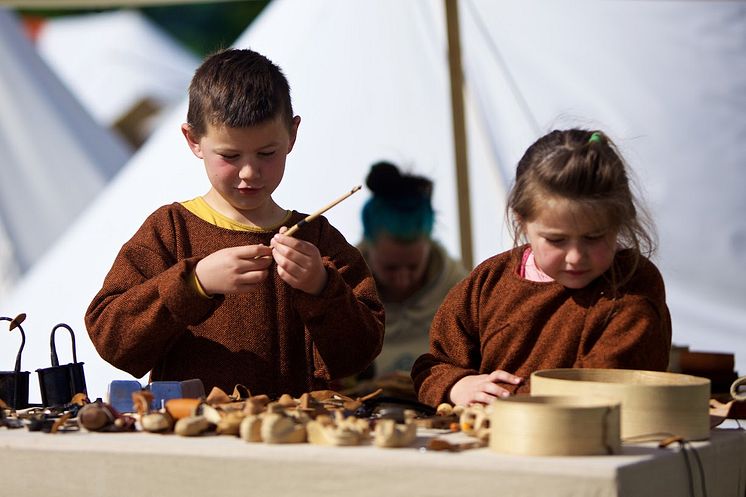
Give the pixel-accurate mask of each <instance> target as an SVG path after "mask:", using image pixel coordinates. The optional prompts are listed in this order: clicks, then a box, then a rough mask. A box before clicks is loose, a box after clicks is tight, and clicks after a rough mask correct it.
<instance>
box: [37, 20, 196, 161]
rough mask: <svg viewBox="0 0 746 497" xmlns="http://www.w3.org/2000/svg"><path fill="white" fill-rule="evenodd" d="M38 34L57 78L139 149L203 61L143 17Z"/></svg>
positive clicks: (41, 27)
mask: <svg viewBox="0 0 746 497" xmlns="http://www.w3.org/2000/svg"><path fill="white" fill-rule="evenodd" d="M34 32H35V35H36V46H37V49H38V51H39V53H40V55H41V56H42V58H43V59H44V61H45V62H46V63H47V64H48V65H49V66H50V67H51V68H52V70H53V71H54V72H55V74H57V75H58V76H59V77H60V79H62V81H63V82H64V83H65V85H66V86H67V87H68V88H70V89H71V90H72V91H73V93H74V94H75V95H76V96H77V97H78V99H79V100H80V102H81V103H82V104H83V105H84V106H85V108H86V109H87V110H88V112H89V113H90V114H91V115H92V116H93V117H94V119H96V121H97V122H98V123H99V124H101V125H102V126H105V127H107V128H112V129H115V130H116V131H117V132H119V134H120V135H121V136H122V137H124V138H125V139H126V140H127V141H128V142H129V143H130V144H131V145H132V147H133V148H137V147H139V146H140V145H141V144H142V142H143V141H145V139H146V138H147V137H148V136H149V135H150V133H151V132H152V131H153V129H154V128H155V125H156V124H157V123H158V120H159V116H160V114H161V112H163V111H164V110H165V109H167V108H168V107H170V106H171V105H173V104H175V103H177V102H180V101H181V100H182V99H183V98H184V96H185V95H186V88H187V87H188V86H189V81H190V79H191V78H192V74H193V73H194V70H195V69H196V68H197V66H198V65H199V61H200V58H199V57H198V56H197V55H195V54H193V53H192V52H190V51H189V50H187V49H186V48H185V47H184V46H183V45H182V44H180V43H178V42H177V41H176V40H175V39H174V38H173V37H171V36H170V35H169V34H167V33H166V32H165V31H164V30H163V29H161V28H160V27H159V26H158V25H157V24H155V22H153V21H152V20H150V19H149V18H147V17H146V16H145V15H143V14H142V13H141V12H140V11H137V10H113V11H106V12H100V13H93V14H82V15H71V16H62V17H54V18H51V19H49V20H46V21H44V22H42V23H38V24H37V26H36V28H35V30H34ZM93 40H95V42H92V41H93ZM71 54H75V55H74V56H71Z"/></svg>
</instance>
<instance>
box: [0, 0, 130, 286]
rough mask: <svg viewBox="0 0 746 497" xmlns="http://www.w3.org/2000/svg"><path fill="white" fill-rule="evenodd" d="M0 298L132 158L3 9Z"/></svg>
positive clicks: (0, 47) (0, 27)
mask: <svg viewBox="0 0 746 497" xmlns="http://www.w3.org/2000/svg"><path fill="white" fill-rule="evenodd" d="M0 67H2V71H1V72H0V109H2V112H0V236H1V238H0V298H2V297H3V296H4V295H5V294H6V293H7V292H8V291H9V290H10V288H12V286H13V283H14V281H15V280H16V279H17V278H18V277H20V276H21V275H22V274H23V273H24V272H25V271H26V270H27V269H28V268H30V267H31V265H32V264H33V263H34V262H35V261H36V260H37V259H38V258H39V257H40V256H41V255H42V254H43V253H44V252H45V251H46V250H47V248H48V247H50V246H51V245H52V242H54V241H55V240H56V239H57V237H58V236H59V235H60V234H61V233H62V232H63V231H64V230H65V228H66V227H67V226H68V225H69V224H70V223H71V222H72V221H73V220H74V219H75V217H76V216H77V215H78V213H80V212H81V211H82V210H83V208H84V207H86V206H87V205H88V202H89V201H90V200H91V199H92V198H93V197H94V196H95V195H96V194H98V193H99V191H100V190H101V189H102V187H103V185H104V184H105V183H106V181H107V180H108V179H109V178H111V177H112V176H113V175H114V173H115V172H116V171H117V170H118V169H119V168H120V167H121V166H122V165H123V164H124V163H125V162H126V161H127V160H128V159H129V157H130V151H129V149H128V148H127V147H126V146H125V145H124V143H123V142H121V141H120V140H118V139H117V138H116V137H115V136H113V135H112V133H111V132H109V131H108V130H106V129H104V128H102V127H101V126H100V125H98V124H97V123H96V122H95V121H94V120H93V119H92V118H91V117H90V116H89V115H88V114H87V113H86V111H85V110H84V109H83V107H81V105H80V104H79V103H78V101H77V100H76V99H75V97H73V96H72V95H71V94H70V92H69V91H68V90H67V89H66V88H65V87H64V86H63V85H62V83H60V81H59V80H58V79H57V78H56V77H55V75H54V74H53V73H52V71H50V70H49V68H48V67H47V66H46V65H45V64H44V63H43V62H42V61H41V59H40V58H39V56H38V54H37V53H36V50H35V49H34V47H33V45H32V44H31V43H30V41H29V40H28V39H27V37H26V35H25V33H24V32H23V30H22V29H21V27H20V24H19V21H18V19H17V18H16V16H15V15H14V14H13V13H11V12H10V11H8V10H6V9H1V8H0Z"/></svg>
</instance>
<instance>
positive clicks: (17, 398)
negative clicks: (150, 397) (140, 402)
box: [0, 314, 30, 409]
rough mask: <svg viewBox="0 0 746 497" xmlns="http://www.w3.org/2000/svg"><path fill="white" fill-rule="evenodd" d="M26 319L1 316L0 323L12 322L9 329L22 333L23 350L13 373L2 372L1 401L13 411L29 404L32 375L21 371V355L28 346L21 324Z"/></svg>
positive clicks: (19, 316) (0, 380) (21, 316)
mask: <svg viewBox="0 0 746 497" xmlns="http://www.w3.org/2000/svg"><path fill="white" fill-rule="evenodd" d="M24 319H26V315H25V314H19V315H18V316H16V317H15V318H9V317H5V316H0V321H10V325H9V327H8V329H9V330H10V331H13V329H15V328H18V330H19V331H20V332H21V348H19V349H18V355H16V366H15V369H14V370H13V371H0V399H2V400H3V401H4V402H5V403H6V404H8V405H9V406H10V407H12V408H13V409H25V408H26V407H28V406H29V404H28V381H29V375H30V373H29V372H28V371H21V353H22V352H23V347H24V346H25V345H26V333H24V331H23V327H21V323H22V322H23V320H24Z"/></svg>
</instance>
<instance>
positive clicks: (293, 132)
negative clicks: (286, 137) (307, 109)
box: [288, 116, 300, 153]
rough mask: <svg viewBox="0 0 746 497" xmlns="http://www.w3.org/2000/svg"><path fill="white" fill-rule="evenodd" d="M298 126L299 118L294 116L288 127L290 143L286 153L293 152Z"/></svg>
mask: <svg viewBox="0 0 746 497" xmlns="http://www.w3.org/2000/svg"><path fill="white" fill-rule="evenodd" d="M298 126H300V116H295V117H294V118H293V123H292V124H291V125H290V142H289V144H288V153H290V152H291V151H292V150H293V146H294V145H295V139H296V138H297V137H298Z"/></svg>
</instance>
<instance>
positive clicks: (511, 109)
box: [0, 0, 746, 396]
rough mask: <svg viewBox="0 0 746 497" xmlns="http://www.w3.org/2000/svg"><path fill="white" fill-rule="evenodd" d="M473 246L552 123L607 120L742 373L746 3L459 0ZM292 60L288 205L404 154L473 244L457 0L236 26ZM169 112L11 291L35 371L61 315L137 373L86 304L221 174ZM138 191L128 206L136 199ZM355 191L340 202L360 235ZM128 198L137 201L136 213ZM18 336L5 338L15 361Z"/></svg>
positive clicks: (675, 272)
mask: <svg viewBox="0 0 746 497" xmlns="http://www.w3.org/2000/svg"><path fill="white" fill-rule="evenodd" d="M459 7H460V17H461V24H460V26H461V47H462V59H463V64H464V82H465V88H464V89H465V104H466V115H467V130H468V147H469V148H468V156H469V176H470V191H471V205H472V207H471V222H472V226H473V227H474V229H473V246H474V260H475V261H476V262H479V261H481V260H484V259H485V258H487V257H489V256H491V255H493V254H495V253H497V252H500V251H502V250H504V249H506V248H508V247H509V246H510V244H511V241H510V240H509V238H508V236H507V233H506V230H505V227H504V194H505V191H506V189H507V188H508V187H509V186H510V182H511V180H512V176H513V171H514V166H515V164H516V162H517V160H518V159H519V157H520V156H521V154H522V153H523V151H524V150H525V149H526V147H527V146H528V145H529V144H530V143H532V142H533V141H534V140H535V139H536V138H537V137H538V136H539V135H541V134H543V133H544V132H546V131H548V130H550V129H552V128H555V127H568V126H583V127H588V128H601V129H604V130H605V131H606V132H607V133H608V134H609V135H610V136H612V137H613V138H614V139H615V140H616V142H617V143H618V145H619V146H620V148H621V150H622V152H623V154H624V155H625V156H626V157H627V159H628V161H629V162H630V165H631V166H632V167H633V169H634V171H635V172H636V176H637V180H638V184H639V185H640V188H641V189H642V190H643V193H644V196H645V197H646V198H647V200H648V204H649V207H650V209H651V211H652V212H653V215H654V218H655V220H656V221H657V224H658V228H659V233H660V241H661V243H660V250H659V253H658V255H657V257H656V262H657V263H658V264H659V265H660V267H661V269H662V271H663V273H664V277H665V279H666V283H667V289H668V294H669V305H670V308H671V312H672V317H673V324H674V341H675V342H676V343H680V344H686V345H689V346H691V347H692V348H695V349H698V350H715V351H731V352H735V353H736V360H737V367H738V369H739V370H740V371H741V372H743V371H746V309H745V308H744V302H746V279H744V278H743V275H745V274H746V271H744V269H746V219H744V216H743V214H744V212H745V211H746V209H744V207H746V197H744V195H743V192H744V191H746V168H744V165H743V164H744V158H746V140H743V136H744V135H745V134H746V108H744V107H746V101H744V99H743V95H744V94H746V50H744V48H746V47H744V44H745V43H746V15H744V14H745V13H746V10H745V7H746V5H745V4H744V3H741V2H689V1H683V2H629V1H625V0H610V1H605V2H598V1H594V0H582V1H572V2H570V1H565V0H562V1H558V0H544V1H535V2H523V1H517V0H516V1H503V2H493V1H489V0H462V1H460V2H459ZM235 45H236V46H239V47H250V48H253V49H256V50H258V51H260V52H262V53H265V54H266V55H268V56H269V57H270V58H271V59H272V60H273V61H275V62H276V63H278V64H279V65H280V66H281V67H282V68H283V70H284V71H285V73H286V75H287V76H288V79H289V80H290V84H291V88H292V96H293V103H294V106H295V110H296V112H297V113H298V114H300V115H301V116H302V118H303V121H302V122H301V126H300V130H299V138H298V142H297V144H296V148H295V149H294V150H293V153H292V154H291V155H290V157H289V159H288V167H287V171H286V172H287V174H286V177H285V179H284V181H283V183H282V185H281V186H280V187H279V189H278V190H277V194H276V197H277V199H278V201H279V203H280V204H281V205H283V206H285V207H288V208H294V209H297V210H301V211H306V212H309V211H313V210H315V209H316V208H318V207H320V206H321V205H324V204H326V203H327V202H328V201H330V200H331V199H333V198H336V197H337V196H339V195H341V194H342V193H344V192H346V191H349V189H350V187H351V186H353V185H356V184H360V183H362V182H363V180H364V177H365V174H366V173H367V170H368V167H369V166H370V164H371V163H372V162H374V161H376V160H379V159H389V160H393V161H395V162H399V163H401V164H403V165H404V167H405V169H411V170H413V171H415V172H418V173H421V174H425V175H428V176H431V177H433V178H434V179H435V194H434V203H435V206H436V209H437V212H438V216H439V217H438V223H437V227H436V236H437V237H438V238H440V239H441V240H442V241H443V243H444V245H445V246H446V247H447V248H448V249H449V250H450V251H451V252H452V253H454V254H457V255H458V254H459V250H460V248H459V247H460V244H459V221H458V216H457V198H456V197H457V195H456V186H455V183H456V182H455V177H454V176H455V175H454V167H453V162H454V160H453V156H454V150H453V145H452V138H451V109H450V101H449V99H450V97H449V88H448V84H449V83H448V67H447V42H446V31H445V15H444V9H443V2H442V1H440V0H420V1H417V2H401V1H398V0H379V1H375V2H348V1H345V0H316V1H314V2H307V1H303V0H274V1H273V2H271V3H270V5H269V6H268V7H267V9H265V11H264V12H263V13H262V14H261V16H260V17H259V18H258V19H257V20H256V21H255V22H254V23H252V25H251V26H250V27H249V28H248V29H247V30H246V32H245V33H244V34H243V35H241V36H240V37H239V39H238V40H237V41H236V43H235ZM185 113H186V103H185V102H182V103H181V105H179V106H178V107H177V108H175V109H174V111H173V113H172V114H169V115H168V116H167V117H166V118H165V119H164V120H163V124H162V125H161V126H159V128H158V129H157V130H156V132H155V133H154V135H153V136H152V137H151V138H150V139H149V140H148V141H147V142H146V143H145V145H144V146H143V147H142V148H141V149H140V150H139V151H138V152H137V154H136V155H135V156H134V157H133V158H132V159H131V160H130V162H129V163H128V164H127V165H126V167H125V168H124V169H123V170H122V172H121V173H120V174H119V175H118V176H117V177H116V178H115V179H114V180H113V181H112V182H111V183H110V184H109V185H108V187H107V188H106V190H105V192H104V194H103V195H101V196H100V197H99V198H98V199H96V201H95V202H94V203H93V204H92V205H91V207H90V208H89V209H88V210H87V211H86V212H85V214H84V215H83V216H81V218H80V219H79V220H78V222H76V223H75V224H73V225H72V226H71V227H70V229H69V230H68V231H67V232H66V233H65V235H64V237H63V238H62V239H61V240H60V242H59V243H58V244H57V245H56V246H55V247H54V249H53V250H52V251H51V252H50V253H49V254H48V255H47V256H46V257H45V258H44V259H43V260H42V261H40V262H39V263H38V264H37V265H36V266H35V267H34V268H33V270H32V271H31V272H30V273H29V274H28V276H27V277H26V278H24V280H23V281H22V282H21V283H20V284H19V285H18V287H17V289H16V291H15V292H14V293H13V294H12V295H11V297H10V298H9V299H7V300H5V301H4V302H3V303H2V305H0V313H2V314H4V315H11V314H13V313H15V312H20V311H24V312H27V313H28V315H29V318H28V320H27V325H26V328H27V334H28V336H29V337H30V338H29V340H28V343H27V347H28V349H29V350H28V354H27V356H28V357H29V358H27V359H25V361H26V363H30V364H32V365H33V367H43V366H44V365H45V364H46V362H45V361H46V358H47V357H48V350H46V347H47V346H48V345H47V344H46V340H45V339H43V338H36V339H33V338H31V337H33V336H37V337H42V336H43V337H46V336H47V335H46V334H47V333H48V330H49V329H50V328H51V326H53V325H54V323H56V322H59V321H65V322H67V323H69V324H71V325H72V326H73V328H74V329H76V331H79V335H82V337H81V338H80V339H79V346H80V350H79V354H78V357H79V358H81V360H84V361H85V362H86V367H87V371H91V372H90V373H89V374H88V377H89V378H90V380H89V386H90V389H89V390H90V393H91V395H92V396H103V395H104V393H105V386H106V385H107V384H108V382H109V381H111V380H112V379H121V378H127V377H128V376H127V375H126V374H125V373H122V372H121V371H117V370H115V369H114V368H112V367H111V366H109V365H108V364H105V363H103V361H101V360H100V359H99V358H98V355H97V354H96V352H95V351H94V350H93V348H92V347H91V345H90V343H89V342H88V341H87V340H86V337H85V333H84V326H83V313H84V312H85V309H86V307H87V305H88V303H89V302H90V300H91V298H92V297H93V295H94V294H95V293H96V291H97V290H98V289H99V287H100V285H101V282H102V280H103V277H104V275H105V274H106V272H107V271H108V269H109V267H110V265H111V262H112V260H113V258H114V256H115V255H116V253H117V251H118V250H119V248H120V246H121V244H122V243H124V241H126V240H127V239H128V238H129V237H130V236H131V235H132V233H133V232H134V231H135V230H136V229H137V228H138V227H139V225H140V224H141V223H142V221H143V220H144V218H145V217H146V216H147V215H148V214H149V213H150V212H151V211H152V210H153V209H155V208H156V207H158V206H160V205H162V204H164V203H168V202H171V201H178V200H185V199H189V198H192V197H194V196H197V195H200V194H203V193H204V192H205V191H206V190H207V188H208V183H207V180H206V178H205V177H204V172H203V169H202V165H201V164H200V163H199V161H198V160H197V159H195V158H194V157H193V156H191V154H190V152H189V151H188V149H187V148H186V146H185V144H184V143H183V137H181V135H180V133H179V124H180V123H181V122H182V121H183V120H184V117H185ZM133 198H136V199H137V201H136V202H133V201H132V199H133ZM365 199H366V197H365V195H360V194H358V195H356V196H353V197H351V198H350V199H349V200H347V201H345V204H344V206H340V207H339V208H336V209H334V210H332V211H330V212H329V213H328V217H329V218H330V220H331V222H332V223H333V224H334V225H335V226H337V227H338V228H339V229H340V231H342V232H343V233H344V234H345V235H346V236H347V238H348V240H349V241H350V242H352V243H355V242H357V241H358V240H359V238H360V236H361V227H360V222H359V209H360V207H361V206H362V203H363V202H364V201H365ZM124 203H126V205H127V209H122V205H123V204H124ZM11 352H14V351H7V352H6V351H5V350H2V351H0V361H1V362H0V364H10V361H11V360H12V357H13V355H12V354H11Z"/></svg>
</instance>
